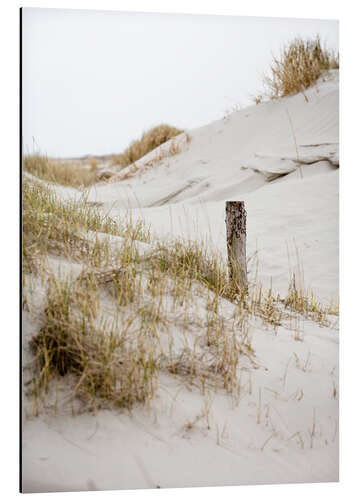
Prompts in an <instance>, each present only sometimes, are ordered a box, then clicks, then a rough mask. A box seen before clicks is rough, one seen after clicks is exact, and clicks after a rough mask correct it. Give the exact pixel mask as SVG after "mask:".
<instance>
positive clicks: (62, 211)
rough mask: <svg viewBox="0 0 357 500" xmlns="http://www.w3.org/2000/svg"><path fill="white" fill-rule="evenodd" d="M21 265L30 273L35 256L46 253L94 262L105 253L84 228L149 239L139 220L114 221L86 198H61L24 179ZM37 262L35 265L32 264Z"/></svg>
mask: <svg viewBox="0 0 357 500" xmlns="http://www.w3.org/2000/svg"><path fill="white" fill-rule="evenodd" d="M22 195H23V199H22V203H23V207H22V234H23V246H22V251H23V254H22V255H23V268H24V271H25V272H26V271H27V272H34V271H35V268H36V265H37V264H38V261H39V259H41V258H42V257H44V256H46V255H47V254H49V253H52V254H55V255H63V256H65V257H66V258H68V259H69V260H81V259H83V258H84V259H86V260H87V261H91V262H95V261H96V260H97V261H98V259H99V260H103V259H102V257H103V254H104V253H107V252H108V249H107V248H106V246H105V244H102V245H98V244H96V243H95V242H90V241H89V240H88V238H87V237H86V233H87V232H88V231H96V232H101V233H109V234H112V235H115V236H121V237H123V238H126V239H129V240H130V241H134V240H140V241H145V242H147V241H149V238H150V235H149V230H148V229H147V228H146V227H145V226H144V225H143V223H142V221H138V222H137V223H136V224H134V223H131V221H130V220H122V221H114V220H113V219H111V218H110V217H109V216H105V215H103V214H102V213H101V212H100V211H99V210H98V209H97V208H93V207H92V206H91V205H90V204H89V203H87V202H86V199H85V198H83V200H82V201H74V200H70V201H67V202H65V201H62V200H59V199H58V198H57V196H56V195H55V193H54V192H53V191H51V190H50V189H49V188H47V187H45V186H42V185H41V184H39V183H33V182H30V181H28V180H26V179H25V180H24V181H23V190H22ZM36 263H37V264H36Z"/></svg>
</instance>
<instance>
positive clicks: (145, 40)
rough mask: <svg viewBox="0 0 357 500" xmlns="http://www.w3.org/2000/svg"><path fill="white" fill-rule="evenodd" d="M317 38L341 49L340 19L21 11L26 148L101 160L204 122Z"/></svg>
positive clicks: (244, 99)
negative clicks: (274, 59) (152, 135)
mask: <svg viewBox="0 0 357 500" xmlns="http://www.w3.org/2000/svg"><path fill="white" fill-rule="evenodd" d="M317 33H318V34H320V37H321V39H322V41H326V43H327V45H328V46H329V47H331V48H333V49H335V50H337V49H338V22H337V21H323V20H307V19H277V18H258V17H225V16H192V15H173V14H170V15H166V14H141V13H122V12H105V11H89V10H60V9H30V8H25V9H23V87H22V89H23V142H24V145H25V148H28V149H29V150H30V151H31V150H33V139H34V140H35V141H36V144H37V145H38V147H39V148H40V149H41V151H42V152H43V153H47V154H48V155H49V156H60V157H70V156H81V155H85V154H108V153H115V152H120V151H122V150H123V149H124V148H125V147H126V146H127V145H128V144H129V143H130V141H131V140H133V139H135V138H138V137H139V136H140V135H141V133H142V132H143V131H144V130H146V129H148V128H150V127H152V126H154V125H157V124H159V123H169V124H171V125H174V126H177V127H181V128H185V129H190V128H193V127H197V126H200V125H204V124H206V123H210V122H211V121H213V120H215V119H218V118H221V117H222V116H223V115H224V112H225V111H226V110H227V109H228V108H231V107H232V106H234V105H236V104H239V105H247V104H250V100H249V97H250V96H251V95H253V94H256V93H257V92H259V90H261V88H262V84H261V77H262V74H263V73H264V72H265V71H267V69H268V67H269V63H270V61H271V55H272V53H274V54H278V53H279V50H280V48H281V46H282V45H284V44H286V43H287V42H288V41H289V40H291V39H293V38H294V37H296V36H302V37H313V36H315V35H316V34H317Z"/></svg>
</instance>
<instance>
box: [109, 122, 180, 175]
mask: <svg viewBox="0 0 357 500" xmlns="http://www.w3.org/2000/svg"><path fill="white" fill-rule="evenodd" d="M182 132H183V130H180V129H178V128H176V127H171V126H170V125H165V124H163V125H158V126H156V127H154V128H152V129H150V130H148V131H147V132H144V133H143V135H142V136H141V138H140V139H138V140H136V141H133V142H132V143H131V144H130V145H129V146H128V147H127V148H126V149H125V151H124V152H123V153H122V154H120V155H115V156H113V158H112V163H113V165H119V166H120V167H122V168H124V167H127V166H128V165H131V164H132V163H134V162H135V161H137V160H139V159H140V158H142V157H143V156H145V155H146V154H147V153H150V151H152V150H153V149H155V148H157V147H158V146H161V144H164V143H165V142H167V141H168V140H170V139H172V138H173V137H176V136H177V135H179V134H181V133H182Z"/></svg>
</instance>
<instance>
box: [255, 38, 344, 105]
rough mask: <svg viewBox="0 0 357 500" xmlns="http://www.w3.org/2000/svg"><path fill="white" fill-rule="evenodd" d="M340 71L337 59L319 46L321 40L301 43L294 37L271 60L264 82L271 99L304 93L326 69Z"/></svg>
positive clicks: (331, 52) (316, 39) (301, 41)
mask: <svg viewBox="0 0 357 500" xmlns="http://www.w3.org/2000/svg"><path fill="white" fill-rule="evenodd" d="M337 68H339V56H338V54H337V55H336V54H335V53H334V52H333V51H332V50H328V49H327V48H324V47H322V46H321V41H320V37H319V36H316V37H315V38H314V39H309V40H303V39H301V38H296V39H295V40H293V41H292V42H290V44H289V45H288V46H287V47H284V48H283V49H282V51H281V54H280V57H274V58H273V63H272V65H271V68H270V71H271V76H266V77H265V79H264V81H265V83H266V85H267V87H268V93H269V97H270V98H278V97H284V96H288V95H292V94H296V93H298V92H303V91H304V90H306V89H307V88H309V87H310V86H311V85H313V84H314V83H315V82H316V81H317V79H318V78H319V77H320V76H321V75H323V73H324V72H326V71H328V70H329V69H337Z"/></svg>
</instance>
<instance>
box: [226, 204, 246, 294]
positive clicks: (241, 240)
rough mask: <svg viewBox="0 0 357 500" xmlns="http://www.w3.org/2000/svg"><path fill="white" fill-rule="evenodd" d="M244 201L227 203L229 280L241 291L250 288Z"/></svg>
mask: <svg viewBox="0 0 357 500" xmlns="http://www.w3.org/2000/svg"><path fill="white" fill-rule="evenodd" d="M246 219H247V212H246V211H245V208H244V201H226V228H227V253H228V265H229V278H230V280H231V281H232V283H233V284H234V285H235V286H236V287H237V288H239V290H241V291H246V290H247V288H248V280H247V259H246Z"/></svg>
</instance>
